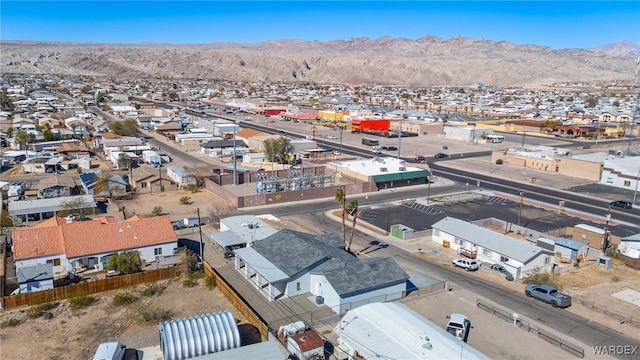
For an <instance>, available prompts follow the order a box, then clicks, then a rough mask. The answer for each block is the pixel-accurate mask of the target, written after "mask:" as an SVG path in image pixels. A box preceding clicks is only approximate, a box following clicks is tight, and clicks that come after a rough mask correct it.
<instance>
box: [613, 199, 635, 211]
mask: <svg viewBox="0 0 640 360" xmlns="http://www.w3.org/2000/svg"><path fill="white" fill-rule="evenodd" d="M609 205H611V206H615V207H620V208H623V209H631V208H633V204H631V201H623V200H616V201H612V202H610V203H609Z"/></svg>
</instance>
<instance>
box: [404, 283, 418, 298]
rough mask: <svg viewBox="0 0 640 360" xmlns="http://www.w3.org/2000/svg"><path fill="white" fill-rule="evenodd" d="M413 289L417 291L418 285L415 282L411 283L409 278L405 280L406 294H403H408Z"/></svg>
mask: <svg viewBox="0 0 640 360" xmlns="http://www.w3.org/2000/svg"><path fill="white" fill-rule="evenodd" d="M414 291H418V287H417V286H416V284H414V283H412V282H411V280H407V290H406V292H407V294H406V295H405V296H408V295H409V294H411V293H412V292H414Z"/></svg>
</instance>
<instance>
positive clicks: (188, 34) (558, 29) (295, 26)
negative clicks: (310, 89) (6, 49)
mask: <svg viewBox="0 0 640 360" xmlns="http://www.w3.org/2000/svg"><path fill="white" fill-rule="evenodd" d="M427 35H433V36H438V37H442V38H449V37H454V36H458V35H460V36H464V37H469V38H480V39H487V40H495V41H502V40H505V41H509V42H513V43H515V44H536V45H544V46H550V47H552V48H556V49H561V48H590V47H594V46H598V45H603V44H609V43H614V42H617V41H620V40H629V41H633V42H636V43H640V1H603V2H598V1H567V2H557V1H552V2H544V1H531V2H525V1H408V2H397V1H375V0H374V1H354V2H344V1H283V2H271V1H241V0H237V1H226V2H223V1H191V2H187V1H137V2H136V1H67V2H62V1H29V0H22V1H6V0H3V1H1V2H0V39H1V40H36V41H37V40H39V41H64V42H92V43H128V44H137V43H144V42H147V43H174V44H183V43H184V44H208V43H216V42H240V43H258V42H262V41H267V40H274V39H303V40H319V41H328V40H342V39H348V38H355V37H369V38H379V37H382V36H391V37H405V38H409V39H418V38H420V37H423V36H427Z"/></svg>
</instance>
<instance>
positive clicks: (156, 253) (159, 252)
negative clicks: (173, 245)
mask: <svg viewBox="0 0 640 360" xmlns="http://www.w3.org/2000/svg"><path fill="white" fill-rule="evenodd" d="M153 255H156V256H157V255H162V248H155V249H153Z"/></svg>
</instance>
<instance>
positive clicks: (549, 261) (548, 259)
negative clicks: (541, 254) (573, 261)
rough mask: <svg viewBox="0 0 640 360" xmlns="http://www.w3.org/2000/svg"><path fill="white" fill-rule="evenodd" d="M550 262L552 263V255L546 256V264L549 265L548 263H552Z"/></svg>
mask: <svg viewBox="0 0 640 360" xmlns="http://www.w3.org/2000/svg"><path fill="white" fill-rule="evenodd" d="M550 263H551V257H550V256H547V257H545V258H544V264H545V265H547V264H550Z"/></svg>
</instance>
